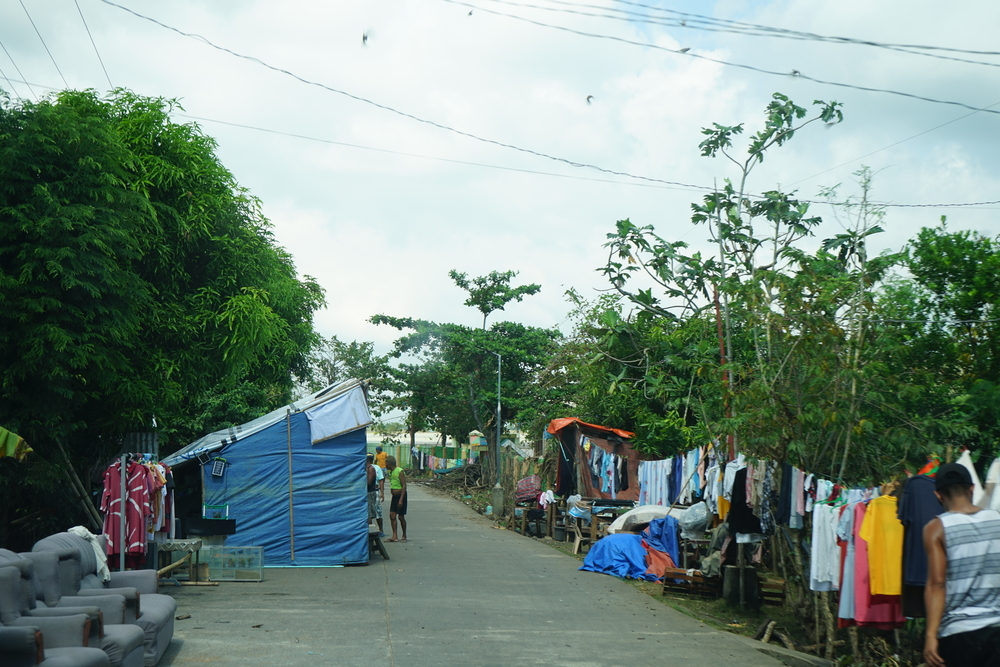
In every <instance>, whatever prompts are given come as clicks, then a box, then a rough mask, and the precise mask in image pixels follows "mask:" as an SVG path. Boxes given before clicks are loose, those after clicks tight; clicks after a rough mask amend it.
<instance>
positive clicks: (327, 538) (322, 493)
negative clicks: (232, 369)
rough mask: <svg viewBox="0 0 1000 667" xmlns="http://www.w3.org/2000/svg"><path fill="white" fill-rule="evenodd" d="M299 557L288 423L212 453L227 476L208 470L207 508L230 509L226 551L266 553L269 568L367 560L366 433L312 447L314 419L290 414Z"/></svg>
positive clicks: (277, 423) (277, 424)
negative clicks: (232, 528)
mask: <svg viewBox="0 0 1000 667" xmlns="http://www.w3.org/2000/svg"><path fill="white" fill-rule="evenodd" d="M290 419H291V443H292V470H291V480H292V489H291V490H292V499H293V518H294V535H295V555H294V558H293V557H292V541H291V538H290V535H291V534H292V532H291V522H290V520H289V501H288V497H289V469H288V442H289V433H288V422H287V421H286V420H285V419H282V420H281V421H278V422H276V423H274V424H271V425H270V426H268V427H266V428H264V429H262V430H260V431H258V432H256V433H253V434H251V435H248V436H246V437H244V438H242V439H240V440H237V441H236V442H233V443H230V444H227V445H225V446H224V447H223V448H222V449H221V450H219V451H216V452H213V454H214V455H216V456H221V457H223V458H225V459H226V461H227V464H228V465H227V466H226V471H225V474H224V475H223V476H222V477H213V476H212V474H211V466H205V469H204V470H203V471H202V474H203V475H204V479H205V503H206V504H209V505H224V504H228V505H229V518H230V519H235V520H236V534H235V535H232V536H230V537H228V538H227V539H226V543H227V544H231V545H237V546H262V547H264V564H265V565H270V566H275V565H278V566H281V565H289V566H291V565H294V566H303V567H314V566H321V565H348V564H353V563H365V562H367V561H368V503H367V497H366V495H365V483H366V478H365V444H366V437H365V429H364V428H361V429H359V430H355V431H352V432H350V433H345V434H343V435H339V436H337V437H334V438H331V439H329V440H324V441H322V442H320V443H318V444H312V437H311V434H310V425H309V420H308V419H307V417H306V414H305V413H303V412H298V413H292V415H291V418H290Z"/></svg>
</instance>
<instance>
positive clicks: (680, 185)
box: [12, 79, 1000, 230]
mask: <svg viewBox="0 0 1000 667" xmlns="http://www.w3.org/2000/svg"><path fill="white" fill-rule="evenodd" d="M12 81H16V82H17V83H23V84H25V85H27V86H30V84H29V83H28V82H27V81H24V80H20V81H19V80H17V79H13V80H12ZM34 85H35V86H37V87H39V88H48V89H49V90H57V88H54V87H52V86H46V85H43V84H40V83H36V84H34ZM174 115H175V116H178V117H180V118H190V119H192V120H200V121H206V122H211V123H219V124H220V125H229V126H231V127H238V128H242V129H248V130H255V131H259V132H267V133H269V134H275V135H280V136H287V137H293V138H296V139H304V140H307V141H316V142H319V143H325V144H332V145H336V146H346V147H350V148H359V149H362V150H370V151H375V152H378V153H388V154H392V155H402V156H407V157H415V158H422V159H426V160H437V161H440V162H449V163H453V164H463V165H469V166H473V167H485V168H488V169H500V170H503V171H514V172H520V173H525V174H534V175H538V176H554V177H557V178H568V179H573V180H581V181H593V182H597V183H611V184H615V185H629V186H639V187H647V188H661V189H664V190H703V191H706V190H707V191H713V192H717V191H718V188H717V187H714V186H713V187H709V186H704V185H691V184H686V183H675V182H673V181H662V180H661V179H652V178H647V179H646V180H655V181H658V182H660V183H666V184H670V185H672V186H675V187H668V186H665V185H658V184H651V183H629V182H627V181H612V180H608V179H600V178H588V177H586V176H573V175H571V174H557V173H553V172H546V171H535V170H531V169H521V168H518V167H505V166H503V165H495V164H488V163H483V162H469V161H465V160H453V159H451V158H442V157H435V156H431V155H420V154H418V153H405V152H402V151H394V150H390V149H386V148H376V147H373V146H364V145H362V144H351V143H347V142H342V141H334V140H332V139H322V138H319V137H310V136H308V135H303V134H294V133H292V132H284V131H282V130H274V129H269V128H265V127H258V126H255V125H246V124H243V123H233V122H230V121H225V120H219V119H217V118H205V117H202V116H192V115H189V114H183V113H175V114H174ZM745 196H747V197H751V198H761V199H762V198H764V196H763V195H755V194H752V193H747V194H746V195H745ZM797 201H800V202H803V203H807V204H826V205H830V206H838V205H840V204H842V203H843V202H831V201H828V200H823V201H820V200H815V199H798V200H797ZM872 203H873V204H875V205H878V206H883V207H886V208H957V207H977V206H987V205H991V204H1000V200H997V201H987V202H969V203H941V204H893V203H879V202H872ZM693 229H694V228H693V227H692V230H693Z"/></svg>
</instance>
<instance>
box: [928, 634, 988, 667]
mask: <svg viewBox="0 0 1000 667" xmlns="http://www.w3.org/2000/svg"><path fill="white" fill-rule="evenodd" d="M938 653H940V654H941V657H942V658H944V661H945V663H946V664H947V665H948V667H951V665H970V667H971V665H976V666H977V667H995V666H997V665H1000V626H992V627H988V628H982V629H981V630H973V631H971V632H960V633H959V634H957V635H949V636H948V637H941V639H940V640H938Z"/></svg>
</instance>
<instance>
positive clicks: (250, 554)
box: [201, 546, 264, 581]
mask: <svg viewBox="0 0 1000 667" xmlns="http://www.w3.org/2000/svg"><path fill="white" fill-rule="evenodd" d="M201 562H202V563H208V578H209V579H210V580H211V581H261V580H262V579H263V578H264V547H229V546H223V547H216V546H212V547H209V546H205V547H202V548H201Z"/></svg>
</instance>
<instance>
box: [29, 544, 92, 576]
mask: <svg viewBox="0 0 1000 667" xmlns="http://www.w3.org/2000/svg"><path fill="white" fill-rule="evenodd" d="M58 549H76V550H77V551H78V552H79V554H80V578H81V579H82V578H84V577H86V576H87V575H88V574H95V575H96V574H97V554H95V553H94V548H93V547H92V546H90V542H88V541H87V540H85V539H83V538H82V537H79V536H77V535H74V534H73V533H56V534H55V535H49V536H48V537H44V538H42V539H40V540H38V541H37V542H35V546H33V547H31V550H32V551H56V550H58Z"/></svg>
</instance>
